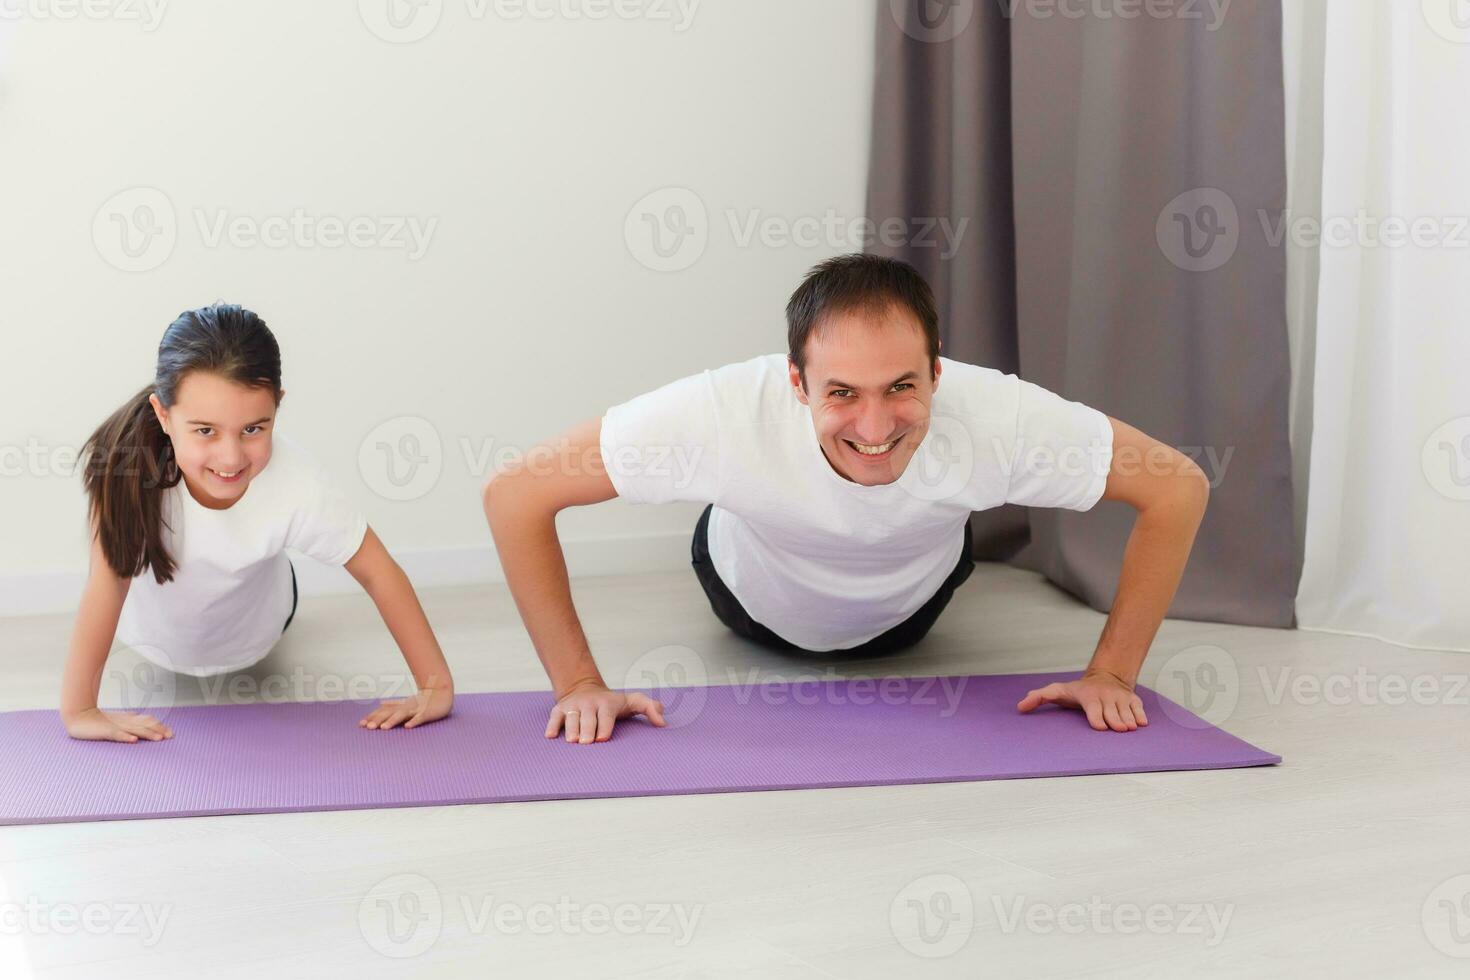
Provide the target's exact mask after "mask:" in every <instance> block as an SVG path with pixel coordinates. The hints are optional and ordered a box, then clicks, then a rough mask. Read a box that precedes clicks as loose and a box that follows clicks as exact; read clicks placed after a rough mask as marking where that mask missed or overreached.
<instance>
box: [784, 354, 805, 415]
mask: <svg viewBox="0 0 1470 980" xmlns="http://www.w3.org/2000/svg"><path fill="white" fill-rule="evenodd" d="M786 372H787V377H789V378H790V379H791V387H792V388H794V389H795V390H796V400H797V401H799V402H801V403H802V404H803V405H810V404H811V402H810V401H809V400H808V399H807V397H806V386H805V385H804V384H803V382H802V380H801V371H799V370H798V369H797V367H796V362H795V361H793V360H792V359H791V358H789V357H788V358H786Z"/></svg>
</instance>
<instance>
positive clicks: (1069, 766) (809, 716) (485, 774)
mask: <svg viewBox="0 0 1470 980" xmlns="http://www.w3.org/2000/svg"><path fill="white" fill-rule="evenodd" d="M1076 676H1077V675H1076V674H1075V673H1069V674H1008V675H999V676H973V677H943V678H935V677H929V678H917V677H916V678H877V679H875V678H868V679H862V680H822V681H818V680H806V681H797V682H770V683H765V684H749V685H740V684H736V685H727V686H718V687H683V688H674V687H670V688H663V689H661V690H650V691H649V693H651V694H653V695H654V696H656V697H659V698H661V699H662V700H663V701H664V704H665V708H666V714H667V717H668V720H669V722H670V726H669V727H668V728H662V729H660V728H655V727H653V726H652V725H650V724H648V723H647V722H645V721H644V720H643V719H641V718H634V719H629V720H627V721H623V722H619V723H618V726H617V730H616V731H615V732H614V733H613V737H612V739H611V740H609V741H607V742H602V743H594V744H591V745H569V744H567V743H566V742H565V741H564V740H562V739H558V740H555V741H553V740H550V739H547V738H545V737H544V735H543V732H544V731H545V727H546V716H547V712H548V711H549V709H550V707H551V703H552V699H551V695H550V692H548V691H524V692H513V693H499V694H461V695H458V696H457V697H456V698H455V702H454V714H452V715H451V716H450V717H449V718H446V719H444V720H443V721H439V722H435V723H434V724H432V725H426V726H424V727H422V728H416V729H412V730H404V729H393V730H390V731H368V730H366V729H363V728H359V727H358V725H357V721H358V719H359V718H361V717H362V715H363V714H365V713H366V707H367V705H368V704H370V702H362V701H330V702H317V703H300V704H294V703H293V704H282V703H276V704H271V703H265V704H223V705H202V706H187V707H176V708H171V709H168V710H167V711H162V712H159V711H154V712H153V713H154V714H155V715H159V716H160V717H163V718H164V719H165V720H166V721H167V723H168V724H169V725H170V726H171V727H172V728H173V730H174V737H173V738H172V739H169V740H166V741H161V742H137V743H133V744H121V743H115V742H81V741H75V740H73V739H71V738H68V737H67V735H66V732H65V730H64V729H63V728H62V726H61V722H60V720H59V719H58V717H57V714H56V712H55V711H14V712H8V713H5V714H0V743H3V744H4V745H5V746H6V753H5V760H4V762H3V763H0V767H3V768H0V824H3V825H11V824H32V823H66V822H72V821H85V820H132V819H139V818H147V817H186V816H206V815H215V814H226V813H281V812H289V811H297V810H357V809H364V808H377V807H400V806H442V805H445V804H451V803H503V802H509V801H516V800H553V799H554V800H561V799H578V798H586V797H604V796H659V795H666V794H683V793H731V792H745V791H751V790H778V789H813V788H821V787H831V786H877V785H891V784H895V783H935V782H957V781H971V780H982V779H1017V778H1024V777H1033V776H1073V775H1083V774H1093V773H1123V772H1154V771H1158V770H1164V769H1229V768H1239V767H1244V766H1263V765H1274V764H1276V763H1278V762H1280V761H1281V757H1280V756H1277V755H1272V754H1271V753H1269V752H1264V751H1262V750H1260V749H1258V748H1256V747H1255V746H1252V745H1250V744H1248V743H1246V742H1243V741H1241V740H1240V739H1238V738H1236V737H1235V736H1233V735H1230V734H1228V733H1227V732H1224V731H1221V730H1220V729H1218V728H1216V727H1214V726H1212V725H1210V724H1208V723H1206V722H1205V721H1203V720H1201V719H1200V718H1199V717H1198V716H1197V715H1194V714H1192V713H1190V712H1188V711H1186V710H1185V709H1184V708H1182V707H1180V706H1178V705H1176V704H1174V703H1173V702H1172V701H1167V700H1166V699H1164V698H1162V697H1160V696H1159V695H1158V694H1156V693H1154V692H1153V691H1150V690H1148V689H1147V688H1144V687H1141V686H1140V687H1139V688H1138V694H1139V696H1140V697H1141V698H1142V699H1143V703H1144V710H1145V711H1147V713H1148V718H1149V725H1148V727H1146V728H1140V729H1138V730H1136V731H1133V732H1126V733H1119V732H1097V731H1094V730H1093V729H1092V728H1091V727H1089V725H1088V724H1087V720H1086V718H1085V717H1084V716H1083V714H1082V713H1081V712H1078V711H1074V710H1070V709H1065V708H1059V707H1055V706H1047V707H1043V708H1039V709H1037V710H1036V711H1034V712H1032V713H1031V714H1027V715H1023V714H1020V713H1018V712H1017V711H1016V709H1015V704H1016V702H1017V701H1019V700H1020V699H1021V698H1022V697H1023V696H1024V695H1025V693H1026V692H1027V691H1029V690H1031V689H1032V688H1035V687H1041V686H1043V685H1045V684H1048V683H1050V682H1052V681H1055V680H1069V679H1072V678H1075V677H1076Z"/></svg>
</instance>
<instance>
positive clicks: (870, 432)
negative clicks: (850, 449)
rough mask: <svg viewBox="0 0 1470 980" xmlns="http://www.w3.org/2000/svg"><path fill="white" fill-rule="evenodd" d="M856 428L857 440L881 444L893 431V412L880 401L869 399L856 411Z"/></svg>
mask: <svg viewBox="0 0 1470 980" xmlns="http://www.w3.org/2000/svg"><path fill="white" fill-rule="evenodd" d="M856 429H857V436H858V441H859V442H862V443H864V444H866V445H869V446H881V445H883V443H884V442H886V441H887V439H888V435H889V433H891V432H892V431H893V413H891V412H889V411H888V409H887V408H885V407H884V406H883V404H882V402H876V401H870V402H868V403H867V404H866V405H864V406H863V408H862V410H861V411H860V412H859V413H858V419H857V426H856Z"/></svg>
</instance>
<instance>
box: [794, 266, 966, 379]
mask: <svg viewBox="0 0 1470 980" xmlns="http://www.w3.org/2000/svg"><path fill="white" fill-rule="evenodd" d="M891 306H898V307H902V308H904V309H907V310H909V311H910V312H911V313H913V314H914V317H915V318H916V319H917V320H918V321H919V326H920V328H922V330H923V331H924V341H925V343H926V344H927V345H928V347H929V369H930V371H931V372H932V371H933V369H934V360H935V358H937V357H938V356H939V313H938V311H937V310H936V309H935V306H934V291H933V290H931V289H930V288H929V284H928V283H927V282H925V281H924V277H923V276H921V275H919V270H917V269H915V268H914V267H913V266H911V265H909V264H908V263H907V262H904V261H901V260H899V259H890V258H885V257H884V256H881V255H863V254H860V253H854V254H851V255H839V256H837V257H835V258H831V259H828V260H827V261H825V262H823V263H822V264H821V265H817V266H813V267H812V270H811V271H810V272H808V273H807V274H806V278H805V279H803V280H802V281H801V285H800V286H797V287H796V292H794V293H792V294H791V299H790V301H789V302H787V304H786V342H787V345H788V346H789V348H790V357H791V360H792V363H794V364H795V365H796V369H797V371H798V372H800V374H801V385H802V387H803V388H805V387H806V342H807V339H808V338H810V337H811V335H812V331H813V330H815V329H816V328H817V327H818V326H820V325H821V322H822V320H823V319H824V318H825V317H827V316H828V315H829V314H832V313H848V312H851V311H853V310H864V311H869V312H872V313H875V314H877V313H882V312H884V311H886V310H887V309H888V308H889V307H891Z"/></svg>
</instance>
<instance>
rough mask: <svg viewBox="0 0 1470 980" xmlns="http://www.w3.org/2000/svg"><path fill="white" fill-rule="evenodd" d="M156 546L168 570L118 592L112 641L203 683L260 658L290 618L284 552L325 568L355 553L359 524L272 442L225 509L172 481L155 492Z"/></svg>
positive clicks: (289, 445)
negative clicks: (160, 525) (158, 499)
mask: <svg viewBox="0 0 1470 980" xmlns="http://www.w3.org/2000/svg"><path fill="white" fill-rule="evenodd" d="M163 519H164V523H165V527H164V531H163V535H164V539H163V540H164V544H165V546H166V547H167V548H168V552H169V554H170V555H172V556H173V559H174V563H175V564H176V565H177V568H176V570H175V571H174V577H173V581H171V582H166V583H164V584H162V585H160V584H159V583H158V581H157V580H156V579H154V577H153V570H152V569H149V570H147V571H145V572H144V573H143V574H142V575H139V576H136V577H135V578H134V579H133V580H132V583H131V585H130V586H129V588H128V596H127V600H126V601H125V602H124V603H123V609H122V615H121V617H120V619H119V620H118V625H117V638H118V639H119V640H120V641H121V642H122V643H124V644H126V645H127V646H130V647H132V648H133V649H135V650H137V651H138V652H139V653H140V654H142V655H143V656H145V657H147V658H148V659H149V660H152V661H154V662H155V663H158V664H159V665H160V666H162V667H166V668H168V669H169V670H173V671H177V672H178V673H183V674H193V675H195V676H198V677H207V676H209V675H212V674H220V673H224V672H225V671H230V670H239V669H241V668H243V667H248V666H249V665H251V664H253V663H255V662H256V661H257V660H260V659H261V658H262V657H264V656H265V655H266V654H268V653H269V652H270V651H271V648H272V647H274V646H275V644H276V641H277V640H278V639H280V636H281V630H282V629H283V628H284V627H285V625H286V619H287V618H288V617H289V616H290V615H291V567H290V564H289V561H288V559H287V557H286V552H285V549H286V548H293V549H295V550H296V551H299V552H301V553H302V554H305V555H307V556H308V557H311V558H315V559H316V560H317V561H320V562H324V563H326V564H328V565H343V564H346V563H347V561H348V559H350V558H351V557H352V556H353V555H355V554H356V553H357V549H358V548H359V547H360V546H361V545H362V540H363V537H364V535H366V533H367V520H366V519H365V518H364V517H363V515H362V513H361V512H360V511H358V509H357V508H356V507H355V506H354V505H353V504H352V502H351V501H350V500H348V498H347V497H346V496H345V495H343V494H342V493H341V492H340V491H339V490H338V489H337V488H336V487H335V486H334V485H333V483H332V481H331V479H330V478H329V476H328V474H327V472H326V470H325V468H323V467H321V466H319V465H318V464H317V463H316V462H315V461H314V460H313V459H312V458H311V457H310V456H309V455H308V454H307V453H306V452H305V450H303V449H302V448H301V447H300V446H298V445H297V444H296V443H294V442H292V441H291V440H289V439H287V438H285V437H284V436H281V435H279V434H277V435H274V436H273V437H272V448H271V458H270V462H269V463H267V464H266V466H265V469H263V470H261V471H260V472H259V473H258V474H256V475H255V477H254V478H253V479H252V480H251V481H250V486H249V487H247V488H246V489H245V493H244V495H243V496H242V497H240V499H239V500H237V501H236V502H235V503H234V504H233V505H232V506H230V507H228V508H226V509H225V510H211V509H210V508H208V507H205V506H204V505H202V504H200V503H199V502H198V501H197V500H195V499H194V496H193V494H191V493H189V488H188V487H186V486H184V483H183V481H182V480H181V481H179V483H178V484H177V485H176V486H173V487H170V488H169V489H168V490H166V491H164V495H163Z"/></svg>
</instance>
